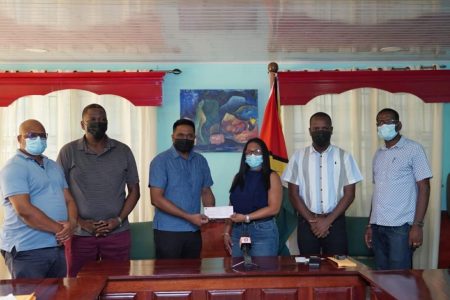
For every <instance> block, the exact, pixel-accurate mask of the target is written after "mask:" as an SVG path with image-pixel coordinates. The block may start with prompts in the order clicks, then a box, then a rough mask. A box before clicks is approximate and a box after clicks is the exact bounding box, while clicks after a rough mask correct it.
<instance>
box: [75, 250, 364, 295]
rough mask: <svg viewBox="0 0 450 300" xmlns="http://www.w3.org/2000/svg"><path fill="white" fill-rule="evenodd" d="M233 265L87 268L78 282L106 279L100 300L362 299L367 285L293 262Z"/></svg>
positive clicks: (356, 277)
mask: <svg viewBox="0 0 450 300" xmlns="http://www.w3.org/2000/svg"><path fill="white" fill-rule="evenodd" d="M239 261H240V260H239V259H232V258H229V257H225V258H205V259H198V260H140V261H139V260H138V261H129V262H108V261H103V262H97V263H95V262H93V263H89V264H87V265H86V266H85V267H84V268H83V269H82V270H81V272H80V273H79V274H78V277H79V278H89V277H90V276H107V277H108V282H107V284H106V287H105V289H104V290H103V293H102V297H101V298H102V299H161V298H164V299H195V300H197V299H198V300H201V299H280V298H282V299H325V298H326V299H333V300H337V299H364V298H365V297H366V294H367V293H368V290H367V289H368V288H369V285H368V284H367V282H366V281H365V280H364V279H363V278H362V277H361V276H360V273H359V271H360V270H361V269H365V267H364V266H362V265H358V266H357V267H356V268H348V269H338V268H336V267H335V266H334V264H333V263H332V262H330V261H328V260H324V261H322V264H321V266H320V268H319V269H311V268H309V267H308V265H306V264H297V263H296V262H295V259H294V257H260V258H253V261H254V262H255V263H256V264H258V268H255V269H252V270H245V269H244V267H243V265H240V266H238V267H236V268H233V265H235V264H236V263H238V262H239Z"/></svg>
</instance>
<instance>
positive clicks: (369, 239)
mask: <svg viewBox="0 0 450 300" xmlns="http://www.w3.org/2000/svg"><path fill="white" fill-rule="evenodd" d="M371 215H372V205H370V212H369V224H367V226H366V232H365V234H364V241H365V242H366V246H367V248H372V227H370V216H371Z"/></svg>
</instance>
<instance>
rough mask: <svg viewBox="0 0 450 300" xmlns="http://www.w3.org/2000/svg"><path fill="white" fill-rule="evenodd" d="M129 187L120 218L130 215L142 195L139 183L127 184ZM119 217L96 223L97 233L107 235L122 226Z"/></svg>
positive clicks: (123, 218)
mask: <svg viewBox="0 0 450 300" xmlns="http://www.w3.org/2000/svg"><path fill="white" fill-rule="evenodd" d="M127 189H128V195H127V197H126V199H125V201H124V203H123V207H122V210H121V211H120V213H119V215H118V216H117V217H119V218H120V220H125V219H126V218H127V217H128V215H129V214H130V213H131V212H132V211H133V209H134V207H135V206H136V204H137V202H138V200H139V198H140V197H141V193H140V188H139V183H134V184H127ZM117 217H115V218H111V219H108V220H106V221H100V222H98V223H96V224H98V225H95V226H97V228H96V234H100V235H105V234H107V233H109V232H111V231H113V230H114V229H116V228H117V227H118V226H120V225H121V223H120V222H119V219H118V218H117Z"/></svg>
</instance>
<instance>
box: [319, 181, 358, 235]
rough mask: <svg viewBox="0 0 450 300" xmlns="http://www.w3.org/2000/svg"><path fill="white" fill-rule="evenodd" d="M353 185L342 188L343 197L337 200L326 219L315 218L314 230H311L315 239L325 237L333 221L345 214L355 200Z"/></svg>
mask: <svg viewBox="0 0 450 300" xmlns="http://www.w3.org/2000/svg"><path fill="white" fill-rule="evenodd" d="M355 185H356V184H355V183H353V184H349V185H346V186H344V195H343V196H342V198H341V199H340V200H339V202H338V204H337V205H336V207H335V208H334V209H333V211H332V212H331V213H330V214H329V215H328V216H327V217H326V218H316V221H317V222H316V224H315V226H314V227H315V228H314V230H313V232H314V234H315V235H316V236H317V237H326V236H327V235H328V229H329V228H330V226H331V224H333V222H334V220H336V219H337V218H338V217H339V216H340V215H342V214H343V213H345V211H346V210H347V208H348V207H349V206H350V204H352V202H353V200H354V199H355Z"/></svg>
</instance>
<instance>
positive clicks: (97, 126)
mask: <svg viewBox="0 0 450 300" xmlns="http://www.w3.org/2000/svg"><path fill="white" fill-rule="evenodd" d="M86 129H87V132H89V133H90V134H92V135H93V136H94V138H95V139H96V140H101V139H102V138H103V137H104V136H105V132H106V130H107V129H108V123H107V122H89V123H87V128H86Z"/></svg>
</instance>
